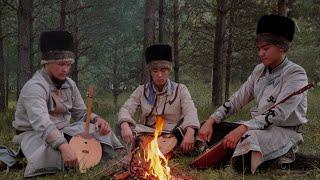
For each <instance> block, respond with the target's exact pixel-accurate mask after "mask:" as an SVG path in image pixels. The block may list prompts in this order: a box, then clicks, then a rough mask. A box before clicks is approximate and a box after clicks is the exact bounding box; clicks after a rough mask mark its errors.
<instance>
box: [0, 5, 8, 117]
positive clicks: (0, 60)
mask: <svg viewBox="0 0 320 180" xmlns="http://www.w3.org/2000/svg"><path fill="white" fill-rule="evenodd" d="M0 5H1V4H0ZM0 8H2V6H0ZM2 19H3V15H2V11H0V64H1V65H0V112H5V111H6V110H7V106H6V89H5V87H6V86H5V68H4V66H5V61H4V55H3V39H4V38H3V35H2Z"/></svg>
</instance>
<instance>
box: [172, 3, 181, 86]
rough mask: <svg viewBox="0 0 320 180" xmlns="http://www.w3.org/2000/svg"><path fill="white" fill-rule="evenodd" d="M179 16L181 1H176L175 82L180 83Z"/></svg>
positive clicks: (174, 18) (174, 22)
mask: <svg viewBox="0 0 320 180" xmlns="http://www.w3.org/2000/svg"><path fill="white" fill-rule="evenodd" d="M179 15H180V7H179V0H174V4H173V59H174V80H175V81H176V82H179V69H180V59H179V35H180V32H179Z"/></svg>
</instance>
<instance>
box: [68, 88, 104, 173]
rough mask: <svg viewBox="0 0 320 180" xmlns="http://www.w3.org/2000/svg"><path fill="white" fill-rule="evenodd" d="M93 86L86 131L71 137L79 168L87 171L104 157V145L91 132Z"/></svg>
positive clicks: (83, 171)
mask: <svg viewBox="0 0 320 180" xmlns="http://www.w3.org/2000/svg"><path fill="white" fill-rule="evenodd" d="M92 96H93V86H91V85H90V86H89V89H88V103H87V104H88V107H87V114H86V122H85V125H84V132H83V133H80V134H78V135H76V136H74V137H72V138H71V140H70V142H69V144H70V146H71V148H72V150H73V151H74V152H75V153H76V156H77V158H78V163H79V170H80V172H81V173H85V172H86V170H87V169H88V168H90V167H93V166H95V165H97V164H98V163H99V162H100V160H101V157H102V147H101V144H100V142H99V141H97V140H96V139H95V137H93V136H92V135H91V134H90V133H89V127H90V117H91V109H92Z"/></svg>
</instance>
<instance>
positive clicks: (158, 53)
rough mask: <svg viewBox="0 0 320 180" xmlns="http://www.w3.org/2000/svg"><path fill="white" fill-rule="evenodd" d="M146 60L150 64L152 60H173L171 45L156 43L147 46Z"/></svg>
mask: <svg viewBox="0 0 320 180" xmlns="http://www.w3.org/2000/svg"><path fill="white" fill-rule="evenodd" d="M145 56H146V62H147V64H149V63H150V62H151V61H158V60H165V61H169V62H172V52H171V46H170V45H168V44H155V45H152V46H149V47H147V49H146V52H145Z"/></svg>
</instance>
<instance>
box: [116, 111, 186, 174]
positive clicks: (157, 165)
mask: <svg viewBox="0 0 320 180" xmlns="http://www.w3.org/2000/svg"><path fill="white" fill-rule="evenodd" d="M163 125H164V118H163V117H162V116H157V119H156V129H155V132H154V135H153V136H152V135H142V136H139V137H138V139H137V142H136V143H135V144H136V145H137V147H136V148H135V150H134V151H133V152H132V153H131V161H130V164H129V167H128V169H127V170H126V171H122V172H119V173H116V174H115V175H114V176H113V179H118V180H123V179H129V180H130V179H141V180H147V179H148V180H167V179H168V180H169V179H170V180H178V179H181V177H183V179H192V178H191V177H190V176H182V174H183V173H177V172H181V171H179V170H177V168H175V173H177V175H178V176H174V175H172V174H171V171H170V167H169V166H168V160H169V157H172V153H170V152H169V151H172V150H173V147H174V146H175V144H176V142H175V141H174V140H176V139H160V140H159V139H158V136H159V135H160V134H161V132H162V128H163ZM168 138H170V137H168ZM159 142H160V143H161V142H165V143H167V146H170V147H171V146H172V148H171V150H170V148H168V147H165V148H163V150H164V151H165V152H166V153H167V154H168V156H165V155H163V154H162V151H161V150H160V148H159V144H158V143H159ZM129 154H130V153H129Z"/></svg>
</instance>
